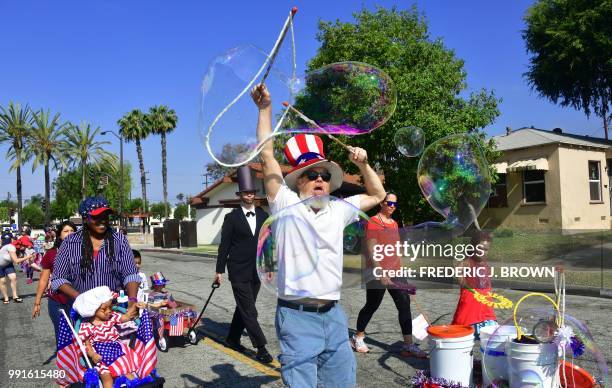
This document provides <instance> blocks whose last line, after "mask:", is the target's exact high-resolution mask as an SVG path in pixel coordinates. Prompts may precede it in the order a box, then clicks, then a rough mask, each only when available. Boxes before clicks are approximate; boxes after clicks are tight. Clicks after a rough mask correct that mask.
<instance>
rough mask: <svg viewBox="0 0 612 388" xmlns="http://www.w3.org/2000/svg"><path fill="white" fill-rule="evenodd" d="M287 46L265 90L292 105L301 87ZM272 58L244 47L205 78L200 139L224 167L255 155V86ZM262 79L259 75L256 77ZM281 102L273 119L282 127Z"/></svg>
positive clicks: (212, 66) (234, 50)
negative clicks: (253, 99)
mask: <svg viewBox="0 0 612 388" xmlns="http://www.w3.org/2000/svg"><path fill="white" fill-rule="evenodd" d="M285 46H286V45H283V46H281V50H280V51H279V53H278V55H277V56H276V59H275V61H274V63H273V65H272V67H271V70H270V75H269V76H268V78H267V80H266V86H267V88H268V90H269V91H270V93H271V95H272V97H273V98H274V100H275V101H277V102H278V101H283V100H287V101H292V100H293V95H294V94H295V93H297V92H298V91H299V89H300V85H302V81H301V80H299V79H298V77H297V76H296V73H295V64H294V62H293V60H292V56H291V54H290V53H287V52H286V47H285ZM270 60H271V58H270V57H269V56H268V54H266V53H265V52H264V51H263V50H261V49H260V48H258V47H256V46H253V45H245V46H239V47H235V48H232V49H230V50H228V51H227V52H225V53H223V54H221V55H219V56H217V57H216V58H215V59H213V61H212V62H211V64H210V66H209V67H208V70H207V72H206V74H205V75H204V78H203V81H202V88H201V93H202V95H201V105H200V122H199V127H200V134H201V136H202V137H203V139H204V141H205V143H206V144H205V145H206V147H207V148H208V150H209V153H211V156H213V157H214V158H215V160H216V161H217V162H218V163H220V164H222V165H240V164H243V163H246V162H247V161H249V160H251V159H253V158H254V157H255V156H257V153H258V152H257V145H258V143H257V137H256V127H257V112H258V110H257V107H256V106H255V104H254V103H253V101H252V99H251V96H250V93H249V92H250V89H251V87H253V86H255V85H256V84H257V83H258V82H259V81H260V78H261V76H262V75H261V74H260V71H261V70H262V69H265V66H264V65H266V64H267V63H268V62H269V61H270ZM258 74H260V75H258ZM283 113H284V112H283V108H282V105H280V103H276V104H274V103H273V104H272V117H273V120H275V122H274V123H273V124H274V125H275V126H279V124H280V123H279V122H280V119H281V117H282V116H283Z"/></svg>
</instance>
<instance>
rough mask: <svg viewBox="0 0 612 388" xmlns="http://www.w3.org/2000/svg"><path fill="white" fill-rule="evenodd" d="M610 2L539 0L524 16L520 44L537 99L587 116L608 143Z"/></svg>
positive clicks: (611, 83)
mask: <svg viewBox="0 0 612 388" xmlns="http://www.w3.org/2000/svg"><path fill="white" fill-rule="evenodd" d="M611 21H612V2H610V0H591V1H583V0H539V1H537V2H536V3H535V4H533V5H532V6H531V7H530V8H529V9H528V10H527V14H526V16H525V22H526V23H527V28H526V29H525V30H524V31H523V39H525V43H526V45H527V50H528V52H529V53H531V54H532V55H531V58H530V59H529V62H530V64H529V70H528V71H527V72H526V73H525V76H526V78H527V80H528V82H529V84H530V85H531V87H532V88H533V89H535V90H536V91H537V92H538V93H539V94H540V95H541V96H543V97H545V98H547V99H549V100H550V101H552V102H553V103H555V104H560V105H561V106H564V107H565V106H571V107H572V108H574V109H580V110H582V111H584V113H585V114H586V115H587V117H588V116H589V115H590V114H591V111H593V112H595V115H597V116H598V117H600V118H601V119H602V121H603V127H604V133H605V138H606V139H608V125H609V123H610V103H611V102H612V100H611V97H612V78H610V75H611V74H612V59H611V56H610V53H612V22H611Z"/></svg>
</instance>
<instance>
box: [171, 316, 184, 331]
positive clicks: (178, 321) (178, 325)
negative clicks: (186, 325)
mask: <svg viewBox="0 0 612 388" xmlns="http://www.w3.org/2000/svg"><path fill="white" fill-rule="evenodd" d="M184 319H185V318H183V315H182V314H172V315H171V316H170V330H169V333H168V334H169V335H171V336H179V335H183V321H184Z"/></svg>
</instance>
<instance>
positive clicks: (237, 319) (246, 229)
mask: <svg viewBox="0 0 612 388" xmlns="http://www.w3.org/2000/svg"><path fill="white" fill-rule="evenodd" d="M238 190H239V191H238V192H236V195H238V196H239V197H240V207H239V208H237V209H234V210H232V211H231V212H230V213H229V214H227V215H226V216H225V219H224V220H223V228H222V230H221V244H220V245H219V253H218V257H217V268H216V274H215V281H216V282H218V283H221V280H222V277H223V276H222V274H223V273H224V272H225V266H226V264H227V272H228V275H229V276H228V277H229V281H230V282H231V284H232V291H233V292H234V299H235V300H236V310H235V311H234V317H233V318H232V324H231V325H230V329H229V333H228V335H227V343H228V345H229V346H230V347H231V348H233V349H235V350H238V351H244V350H245V348H244V346H242V345H241V344H240V337H241V336H242V331H243V330H244V329H245V328H246V330H247V333H248V334H249V337H250V338H251V342H252V343H253V347H255V348H257V359H258V360H259V361H261V362H266V363H269V362H272V356H271V355H270V353H268V351H267V350H266V343H267V341H266V337H265V335H264V333H263V331H262V330H261V327H260V326H259V323H258V322H257V308H256V307H255V301H256V300H257V293H259V287H260V286H261V282H260V280H259V276H258V275H257V268H256V260H257V237H258V236H259V230H260V229H261V225H262V224H263V222H264V221H265V220H266V218H268V213H266V212H265V211H264V210H263V209H262V208H260V207H255V205H254V202H255V191H256V190H255V188H254V186H253V177H252V175H251V170H250V168H249V167H248V166H241V167H240V168H238Z"/></svg>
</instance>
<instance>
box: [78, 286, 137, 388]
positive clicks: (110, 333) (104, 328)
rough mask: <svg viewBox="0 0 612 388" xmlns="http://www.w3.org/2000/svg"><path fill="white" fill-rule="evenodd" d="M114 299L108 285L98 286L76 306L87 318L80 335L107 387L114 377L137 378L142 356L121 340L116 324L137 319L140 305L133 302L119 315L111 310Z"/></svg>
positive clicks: (83, 295) (88, 354)
mask: <svg viewBox="0 0 612 388" xmlns="http://www.w3.org/2000/svg"><path fill="white" fill-rule="evenodd" d="M112 299H113V293H112V292H111V290H110V289H109V288H108V287H106V286H103V287H96V288H94V289H91V290H89V291H87V292H84V293H82V294H80V295H79V296H78V297H77V298H76V300H75V301H74V305H73V308H74V310H76V311H77V312H78V313H79V315H81V317H83V318H84V320H86V321H84V322H82V323H81V327H80V329H79V331H78V336H79V338H80V339H81V341H82V342H83V343H84V345H85V347H86V351H87V356H88V357H89V358H90V359H91V360H92V362H93V363H94V364H95V368H96V370H97V372H98V374H99V376H100V380H102V384H103V386H104V387H105V388H107V387H112V386H113V381H114V379H115V378H117V377H119V376H126V377H127V378H128V379H130V380H131V379H133V378H134V377H135V375H134V373H135V372H136V371H137V370H138V365H139V360H138V355H137V354H136V352H134V350H133V349H131V348H130V347H129V346H128V345H126V344H125V343H123V342H121V341H120V340H119V332H118V330H117V327H116V325H118V324H120V323H124V322H128V321H130V320H132V319H134V318H135V317H136V316H137V313H138V310H137V307H138V306H137V305H133V306H131V307H130V308H129V309H128V310H127V312H126V313H125V314H119V313H117V312H114V311H113V310H112V309H111V303H112Z"/></svg>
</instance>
